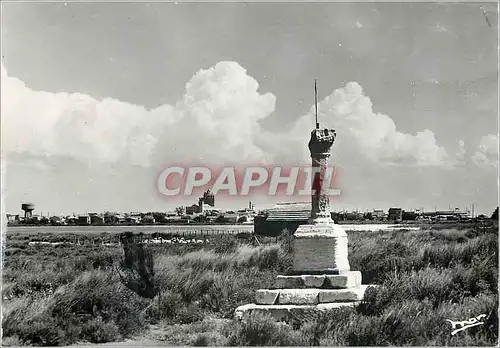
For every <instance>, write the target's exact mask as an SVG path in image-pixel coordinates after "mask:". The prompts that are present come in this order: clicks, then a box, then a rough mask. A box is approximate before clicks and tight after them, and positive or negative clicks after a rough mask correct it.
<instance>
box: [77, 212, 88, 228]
mask: <svg viewBox="0 0 500 348" xmlns="http://www.w3.org/2000/svg"><path fill="white" fill-rule="evenodd" d="M76 222H77V224H78V225H80V226H87V225H90V216H89V215H78V218H77V220H76Z"/></svg>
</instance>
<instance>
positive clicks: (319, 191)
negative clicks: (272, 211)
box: [309, 129, 337, 224]
mask: <svg viewBox="0 0 500 348" xmlns="http://www.w3.org/2000/svg"><path fill="white" fill-rule="evenodd" d="M336 136H337V134H336V133H335V130H333V129H314V130H313V131H312V132H311V139H310V140H309V151H310V153H311V158H312V170H313V175H314V177H313V182H312V190H313V193H312V197H311V218H310V223H313V224H315V223H327V222H333V220H332V218H331V214H330V197H329V196H328V194H327V193H326V192H325V190H324V189H323V184H325V175H326V172H327V169H328V160H329V159H330V155H331V154H330V151H331V149H332V146H333V142H334V141H335V137H336Z"/></svg>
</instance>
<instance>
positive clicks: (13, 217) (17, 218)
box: [7, 214, 19, 223]
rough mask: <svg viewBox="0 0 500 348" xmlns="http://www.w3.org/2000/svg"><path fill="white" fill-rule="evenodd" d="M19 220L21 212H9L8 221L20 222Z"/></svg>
mask: <svg viewBox="0 0 500 348" xmlns="http://www.w3.org/2000/svg"><path fill="white" fill-rule="evenodd" d="M18 222H19V214H17V215H14V214H7V223H18Z"/></svg>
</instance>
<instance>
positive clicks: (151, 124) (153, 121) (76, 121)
mask: <svg viewBox="0 0 500 348" xmlns="http://www.w3.org/2000/svg"><path fill="white" fill-rule="evenodd" d="M257 90H258V83H257V81H255V79H253V78H252V77H250V76H248V75H247V74H246V70H245V69H243V68H242V67H241V66H240V65H238V64H237V63H232V62H221V63H218V64H217V65H216V66H214V67H212V68H210V69H207V70H200V71H199V72H198V73H196V74H195V75H194V76H193V78H192V79H191V80H190V81H189V82H188V83H187V84H186V92H185V95H184V97H183V98H182V99H181V100H180V101H179V102H178V103H177V105H175V106H171V105H163V106H161V107H158V108H156V109H153V110H147V109H146V108H144V107H143V106H140V105H133V104H129V103H125V102H121V101H118V100H115V99H109V98H108V99H103V100H96V99H94V98H92V97H90V96H88V95H84V94H78V93H74V94H67V93H47V92H41V91H33V90H31V89H30V88H28V87H27V86H25V84H24V83H23V82H22V81H20V80H18V79H16V78H12V77H8V76H7V73H6V70H5V69H4V67H3V64H2V105H1V108H2V138H3V149H4V151H7V152H18V153H23V152H24V153H26V152H27V153H34V154H50V155H62V156H70V157H73V158H77V159H81V160H83V161H101V162H111V163H116V162H126V163H130V164H135V165H143V166H148V165H152V164H158V165H159V164H160V163H161V164H163V163H164V162H166V161H174V160H179V159H183V160H190V159H199V158H204V157H207V156H209V155H210V156H211V157H210V160H216V159H217V158H218V159H219V160H224V161H226V160H227V161H234V160H245V159H249V158H251V157H252V156H253V157H255V156H256V157H260V155H261V154H260V152H259V151H260V150H259V149H258V148H257V147H255V145H254V144H253V141H252V137H253V134H254V133H255V132H257V131H258V123H257V121H258V120H259V119H261V118H264V117H267V116H268V115H269V114H270V113H271V112H272V111H273V110H274V104H275V97H274V96H273V95H272V94H269V93H268V94H264V95H261V94H259V93H258V91H257ZM207 160H209V158H208V157H207ZM162 162H163V163H162Z"/></svg>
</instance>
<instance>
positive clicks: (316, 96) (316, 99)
mask: <svg viewBox="0 0 500 348" xmlns="http://www.w3.org/2000/svg"><path fill="white" fill-rule="evenodd" d="M314 106H315V107H316V129H319V122H318V88H317V87H316V79H314Z"/></svg>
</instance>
